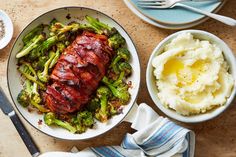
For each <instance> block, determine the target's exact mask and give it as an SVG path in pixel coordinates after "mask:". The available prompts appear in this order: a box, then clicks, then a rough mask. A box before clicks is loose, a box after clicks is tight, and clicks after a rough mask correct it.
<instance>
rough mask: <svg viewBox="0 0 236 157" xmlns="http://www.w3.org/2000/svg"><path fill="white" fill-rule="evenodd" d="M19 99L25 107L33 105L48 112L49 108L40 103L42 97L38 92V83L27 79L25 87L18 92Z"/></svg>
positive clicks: (41, 110)
mask: <svg viewBox="0 0 236 157" xmlns="http://www.w3.org/2000/svg"><path fill="white" fill-rule="evenodd" d="M17 101H18V102H19V104H21V105H22V106H23V107H27V106H29V105H32V106H34V107H35V108H37V109H38V110H39V111H40V112H48V109H46V108H44V107H43V106H42V105H40V104H39V103H40V102H41V101H42V99H41V97H40V95H39V93H38V85H37V84H36V83H33V84H32V83H31V82H30V81H29V80H25V85H24V89H22V90H21V92H20V93H19V94H18V96H17Z"/></svg>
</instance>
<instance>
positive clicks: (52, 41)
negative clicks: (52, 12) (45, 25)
mask: <svg viewBox="0 0 236 157" xmlns="http://www.w3.org/2000/svg"><path fill="white" fill-rule="evenodd" d="M58 40H59V39H58V36H52V37H49V38H47V40H45V41H44V42H43V43H42V44H41V45H40V46H39V47H38V48H37V52H38V53H39V54H38V55H39V56H42V55H44V53H45V52H46V51H47V50H49V49H50V48H51V47H52V46H53V45H55V44H56V43H57V42H58Z"/></svg>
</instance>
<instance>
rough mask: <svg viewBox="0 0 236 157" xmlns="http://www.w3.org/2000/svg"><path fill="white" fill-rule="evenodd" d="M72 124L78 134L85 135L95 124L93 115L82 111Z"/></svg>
mask: <svg viewBox="0 0 236 157" xmlns="http://www.w3.org/2000/svg"><path fill="white" fill-rule="evenodd" d="M72 123H73V124H74V125H75V128H76V132H78V133H83V132H85V131H86V129H87V128H91V127H92V126H93V124H94V119H93V115H92V113H91V112H89V111H81V112H78V113H77V116H76V117H74V118H73V120H72Z"/></svg>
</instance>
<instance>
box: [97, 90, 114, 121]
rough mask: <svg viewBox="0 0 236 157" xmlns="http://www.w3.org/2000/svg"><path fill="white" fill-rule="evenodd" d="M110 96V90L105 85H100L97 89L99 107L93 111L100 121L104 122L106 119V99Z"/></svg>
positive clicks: (107, 113)
mask: <svg viewBox="0 0 236 157" xmlns="http://www.w3.org/2000/svg"><path fill="white" fill-rule="evenodd" d="M111 96H112V94H111V91H110V89H109V88H107V87H106V86H100V87H99V88H98V89H97V97H98V98H99V99H100V109H99V111H97V112H96V113H95V117H96V118H97V119H98V120H100V121H102V122H105V121H107V119H108V116H109V111H108V109H107V108H108V99H109V97H111Z"/></svg>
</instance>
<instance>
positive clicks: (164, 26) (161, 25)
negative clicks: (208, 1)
mask: <svg viewBox="0 0 236 157" xmlns="http://www.w3.org/2000/svg"><path fill="white" fill-rule="evenodd" d="M123 1H124V3H125V4H126V6H127V7H128V8H129V9H130V10H131V11H132V12H133V13H134V14H135V15H137V16H138V17H139V18H141V19H142V20H143V21H145V22H147V23H149V24H151V25H154V26H156V27H160V28H164V29H173V30H177V29H186V28H191V27H194V26H196V25H199V24H201V23H203V22H205V21H206V20H208V19H209V17H205V18H202V19H201V20H198V21H196V22H194V23H187V24H183V25H171V24H164V23H158V22H157V21H154V20H152V19H150V18H148V17H146V16H145V15H143V14H142V13H141V12H140V11H138V10H137V9H136V8H135V6H134V5H133V4H132V2H131V1H130V0H123ZM225 2H226V1H224V2H223V3H222V4H221V5H220V6H219V7H218V8H217V9H216V10H215V12H217V11H218V10H220V9H221V7H222V6H223V5H224V4H225Z"/></svg>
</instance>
